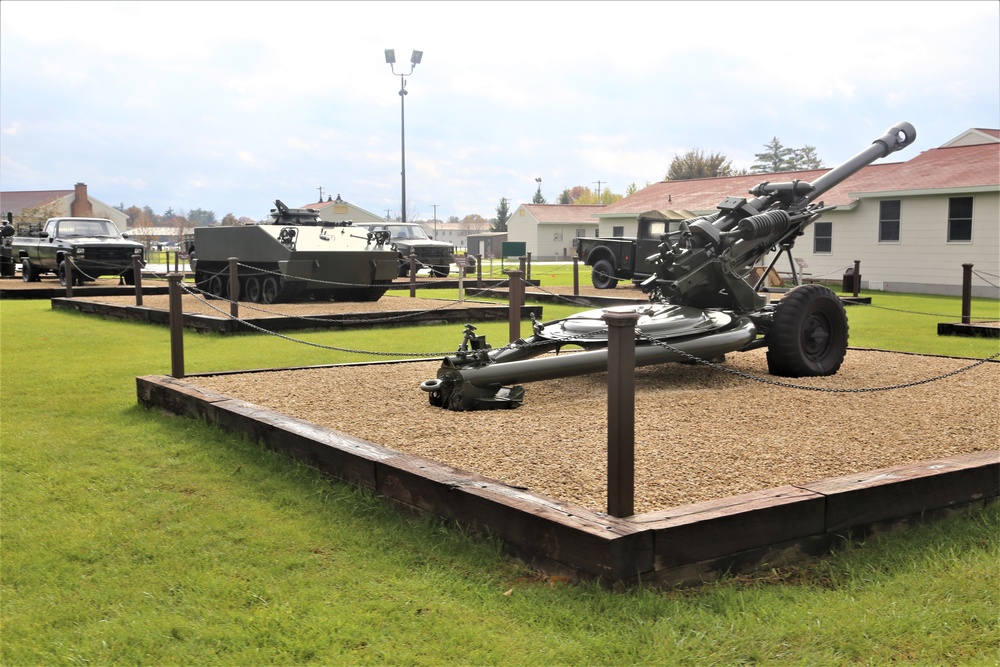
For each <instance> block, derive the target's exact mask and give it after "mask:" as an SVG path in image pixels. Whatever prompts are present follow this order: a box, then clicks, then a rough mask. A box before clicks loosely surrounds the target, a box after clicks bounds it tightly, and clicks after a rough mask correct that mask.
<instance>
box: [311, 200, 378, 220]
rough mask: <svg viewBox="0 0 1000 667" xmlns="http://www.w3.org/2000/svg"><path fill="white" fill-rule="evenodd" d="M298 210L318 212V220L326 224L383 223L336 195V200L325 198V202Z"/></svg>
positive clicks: (373, 215) (376, 216)
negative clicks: (347, 222)
mask: <svg viewBox="0 0 1000 667" xmlns="http://www.w3.org/2000/svg"><path fill="white" fill-rule="evenodd" d="M299 208H307V209H311V210H313V211H318V212H319V219H320V220H325V221H326V222H345V221H347V220H350V221H351V222H353V223H355V224H358V225H361V224H364V223H366V222H385V218H383V217H381V216H378V215H375V214H374V213H371V212H370V211H366V210H365V209H363V208H361V207H360V206H356V205H355V204H352V203H350V202H347V201H344V200H343V199H341V198H340V195H337V198H336V199H334V198H333V197H327V200H326V201H321V202H316V203H313V204H305V205H304V206H300V207H299Z"/></svg>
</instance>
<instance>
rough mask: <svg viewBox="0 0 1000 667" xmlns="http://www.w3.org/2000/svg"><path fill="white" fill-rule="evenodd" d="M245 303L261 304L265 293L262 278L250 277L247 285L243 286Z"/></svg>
mask: <svg viewBox="0 0 1000 667" xmlns="http://www.w3.org/2000/svg"><path fill="white" fill-rule="evenodd" d="M242 292H243V299H242V300H243V301H249V302H250V303H260V302H261V298H262V294H263V292H262V291H261V287H260V278H258V277H257V276H250V277H248V278H247V280H246V284H245V285H244V286H243V289H242Z"/></svg>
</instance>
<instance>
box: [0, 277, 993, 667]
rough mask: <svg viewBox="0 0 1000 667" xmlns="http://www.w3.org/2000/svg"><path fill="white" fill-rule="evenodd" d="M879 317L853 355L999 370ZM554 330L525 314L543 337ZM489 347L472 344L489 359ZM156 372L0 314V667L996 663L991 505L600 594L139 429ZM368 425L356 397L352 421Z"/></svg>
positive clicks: (985, 305) (243, 450) (378, 341)
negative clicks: (746, 570)
mask: <svg viewBox="0 0 1000 667" xmlns="http://www.w3.org/2000/svg"><path fill="white" fill-rule="evenodd" d="M896 299H897V297H894V296H893V295H878V298H876V303H877V304H880V305H885V306H895V307H896V310H883V311H880V310H878V309H874V308H865V309H863V310H861V309H858V308H852V309H850V310H849V312H848V314H849V316H850V317H851V344H852V345H856V346H863V347H878V346H879V345H878V342H879V341H880V340H882V337H883V336H886V337H888V336H890V334H891V336H894V337H897V338H898V337H902V338H903V340H902V341H892V343H891V345H887V346H888V347H892V349H907V350H908V351H917V352H932V353H935V354H946V353H952V354H955V355H959V356H969V357H975V358H984V357H988V356H990V355H992V354H995V353H996V352H997V346H998V343H997V341H996V340H969V339H941V338H940V337H937V336H936V334H933V333H930V334H928V333H925V331H926V329H927V328H928V327H930V330H931V331H933V327H934V326H935V323H936V322H937V321H939V320H938V319H936V318H934V317H928V316H926V315H917V314H912V312H911V311H915V312H918V313H919V312H935V313H936V312H945V313H956V314H957V313H958V312H959V309H958V306H957V303H958V301H957V299H944V298H927V299H924V298H920V297H898V300H896ZM943 309H947V310H943ZM996 311H997V303H996V302H995V301H985V300H977V302H976V304H975V309H974V311H973V315H974V316H980V317H992V316H995V315H997V313H996ZM568 312H570V309H563V310H560V309H557V308H550V307H549V306H547V305H546V306H545V313H546V317H547V318H548V317H553V316H558V315H562V314H564V313H568ZM887 320H889V321H891V324H885V322H886V321H887ZM954 320H957V317H956V318H954V319H953V320H952V321H954ZM506 326H507V325H506V324H504V323H500V324H488V325H483V326H482V327H480V331H481V332H486V333H487V334H488V335H490V336H491V337H492V338H494V339H497V340H501V339H504V338H505V336H506ZM883 329H884V330H885V332H884V333H879V332H881V331H882V330H883ZM901 329H903V330H908V331H909V332H910V335H909V336H906V335H902V334H901V331H900V330H901ZM297 337H299V336H297ZM301 337H302V338H304V339H309V340H313V341H316V342H322V343H324V344H327V345H331V346H337V347H340V348H345V349H350V350H369V351H392V350H396V349H405V350H409V351H413V350H427V351H429V352H431V351H437V350H440V349H441V348H442V346H443V347H444V349H452V348H454V347H457V345H458V343H459V342H460V338H461V327H459V326H455V325H448V326H425V327H412V328H397V329H386V330H383V331H379V332H310V333H305V334H301ZM185 338H186V340H185V352H186V368H187V370H188V372H201V371H210V370H227V369H229V370H233V369H241V368H258V367H279V366H291V365H311V364H322V363H336V362H346V361H360V360H363V359H365V358H366V355H363V354H352V353H347V352H334V351H327V350H320V349H317V348H315V347H307V346H304V345H297V344H295V343H292V342H289V341H286V340H281V339H276V338H271V337H267V336H263V335H256V334H255V335H244V336H231V337H223V336H216V335H204V334H202V335H198V334H193V333H190V332H189V333H187V334H186V337H185ZM914 348H915V349H914ZM928 348H933V349H928ZM368 358H373V357H371V356H370V355H368ZM380 358H381V357H380ZM169 368H170V350H169V335H168V332H167V330H166V328H165V327H158V326H151V325H142V324H135V323H125V322H119V321H115V320H105V319H101V318H98V317H94V316H86V315H79V314H73V313H66V312H62V311H53V310H52V309H51V307H50V304H49V302H48V301H30V302H22V301H0V622H2V625H0V664H3V665H5V666H6V665H63V664H65V665H76V664H96V665H101V664H105V665H108V664H113V665H212V664H223V665H272V664H287V665H300V664H326V665H342V664H348V665H355V664H357V665H363V664H364V665H455V664H458V665H605V664H609V665H610V664H628V665H636V664H638V665H742V664H768V665H858V664H861V665H884V664H907V665H990V664H996V662H997V659H998V657H1000V655H998V646H1000V626H998V619H1000V594H998V591H1000V504H998V503H993V504H991V505H989V506H987V507H986V508H985V509H983V510H980V511H975V512H971V513H965V514H959V515H955V516H953V517H951V518H948V519H946V520H942V521H939V522H935V523H933V524H930V525H923V526H919V527H916V528H912V529H909V530H906V531H902V532H898V533H894V534H892V535H887V536H883V537H881V538H879V539H877V540H875V539H873V540H870V541H868V542H866V543H860V544H858V543H845V545H844V546H843V547H842V548H841V549H838V550H837V551H835V552H834V553H832V554H830V555H829V556H827V557H825V558H821V559H814V560H811V561H808V562H806V563H803V564H802V565H800V566H796V567H787V568H780V569H775V570H771V571H767V572H762V573H760V574H758V575H755V576H739V577H728V578H725V579H724V580H722V581H720V582H715V583H710V584H706V585H704V586H701V587H697V588H688V589H678V590H657V589H645V588H643V589H634V590H627V591H608V590H605V589H603V588H602V587H600V586H599V585H596V584H592V583H583V584H567V583H565V582H563V581H562V580H559V579H554V580H548V579H546V578H544V577H542V576H540V575H538V574H536V573H534V572H532V571H529V570H527V569H525V568H523V567H520V566H518V565H517V564H514V563H512V562H510V561H509V560H507V559H506V558H505V557H504V555H503V553H502V551H501V549H500V548H499V546H498V545H497V544H496V543H494V542H492V541H489V540H486V539H483V538H480V537H475V536H470V535H467V534H465V533H464V532H463V531H462V530H460V529H459V528H457V527H455V526H452V525H449V524H446V523H443V522H440V521H435V520H432V519H427V518H421V517H414V516H410V515H407V514H404V513H402V512H400V511H398V510H397V509H395V508H394V507H392V506H391V505H389V504H387V503H386V502H384V501H382V500H381V499H379V498H377V497H374V496H373V495H371V494H370V493H367V492H365V491H362V490H359V489H355V488H352V487H350V486H347V485H344V484H340V483H333V482H331V481H330V480H328V479H326V478H324V477H323V476H322V475H320V474H319V473H317V472H316V471H314V470H311V469H309V468H307V467H305V466H303V465H301V464H298V463H295V462H292V461H290V460H288V459H286V458H284V457H282V456H280V455H278V454H275V453H273V452H270V451H267V450H265V449H264V448H262V447H260V446H259V445H257V444H255V443H252V442H247V441H245V440H242V439H239V438H235V437H232V436H229V435H226V434H224V433H222V432H220V431H218V430H217V429H215V428H213V427H210V426H208V425H206V424H203V423H199V422H197V421H194V420H189V419H183V418H178V417H174V416H172V415H168V414H163V413H161V412H159V411H155V410H154V411H147V410H146V409H144V408H142V407H141V406H139V405H138V404H137V401H136V395H135V377H136V376H140V375H148V374H157V373H168V372H169ZM998 389H1000V388H997V387H984V388H983V390H984V391H993V392H997V391H998ZM362 390H363V389H362ZM331 409H336V406H331ZM387 413H391V406H385V405H383V404H381V403H380V402H379V400H378V397H372V415H373V417H372V418H373V419H377V418H385V417H384V415H386V414H387ZM516 414H517V413H516V412H511V413H509V417H510V418H511V419H516ZM514 424H516V422H514Z"/></svg>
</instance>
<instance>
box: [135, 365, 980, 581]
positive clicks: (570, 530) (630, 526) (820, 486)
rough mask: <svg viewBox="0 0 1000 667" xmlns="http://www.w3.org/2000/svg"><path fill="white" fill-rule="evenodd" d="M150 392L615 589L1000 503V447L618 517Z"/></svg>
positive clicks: (748, 564)
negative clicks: (620, 586) (999, 500)
mask: <svg viewBox="0 0 1000 667" xmlns="http://www.w3.org/2000/svg"><path fill="white" fill-rule="evenodd" d="M375 363H385V364H391V363H405V362H375ZM352 365H356V364H352ZM189 377H195V378H196V377H197V376H189ZM195 381H196V380H195ZM136 389H137V395H138V400H139V402H140V403H141V404H143V405H145V406H146V407H149V408H153V407H156V408H161V409H163V410H166V411H168V412H171V413H174V414H177V415H181V416H186V417H190V418H195V419H203V420H205V421H206V422H207V423H209V424H213V425H216V426H218V427H220V428H222V429H223V430H225V431H227V432H230V433H234V434H239V435H244V436H246V437H249V438H251V439H252V440H255V441H258V442H261V443H263V444H264V445H265V446H267V447H269V448H271V449H273V450H276V451H279V452H283V453H284V454H286V455H288V456H291V457H294V458H297V459H300V460H302V461H304V462H305V463H307V464H309V465H311V466H313V467H315V468H317V469H319V470H321V471H323V472H324V473H327V474H329V475H331V476H333V477H335V478H338V479H340V480H343V481H346V482H349V483H352V484H357V485H359V486H362V487H365V488H367V489H370V490H372V491H374V492H376V493H378V494H379V495H382V496H384V497H386V498H388V499H390V500H392V501H394V502H395V503H398V504H399V505H401V506H403V507H405V508H408V509H411V510H415V511H417V512H421V513H427V514H432V515H436V516H439V517H442V518H445V519H449V520H454V521H456V522H457V523H459V524H460V525H463V526H465V527H467V528H470V529H472V530H474V531H476V532H478V533H481V534H485V535H490V536H493V537H495V538H498V539H499V540H501V542H502V543H503V544H504V546H505V548H506V550H507V552H508V553H509V554H511V555H512V556H515V557H517V558H519V559H521V560H523V561H524V562H525V563H527V564H528V565H530V566H532V567H534V568H536V569H538V570H541V571H543V572H549V573H558V574H569V575H571V576H575V577H578V578H581V579H594V578H597V579H600V580H601V581H602V582H604V583H606V584H609V585H614V586H618V585H632V584H637V583H659V584H667V585H685V584H697V583H701V582H703V581H707V580H711V579H714V578H717V577H718V576H720V575H722V574H724V573H727V572H731V573H739V572H748V571H752V570H755V569H761V568H765V567H774V566H777V565H782V564H787V563H791V562H795V561H797V560H801V559H802V558H805V557H807V556H812V555H821V554H824V553H828V552H829V550H830V549H831V548H833V547H835V546H837V545H839V544H843V543H844V542H845V541H846V540H850V539H858V538H866V537H867V536H869V535H873V534H877V533H880V532H883V531H886V530H889V529H892V528H895V527H897V526H904V525H908V524H912V523H917V522H921V521H927V520H932V519H936V518H939V517H942V516H945V515H948V514H950V513H953V512H956V511H964V510H968V509H974V508H979V507H982V506H983V505H985V504H986V503H988V502H991V501H994V500H996V499H997V498H998V497H1000V451H989V452H978V453H974V454H966V455H962V456H955V457H949V458H944V459H939V460H935V461H926V462H921V463H913V464H908V465H902V466H897V467H894V468H887V469H881V470H873V471H870V472H864V473H858V474H854V475H847V476H844V477H837V478H831V479H824V480H819V481H816V482H811V483H808V484H801V485H794V486H782V487H779V488H774V489H768V490H765V491H759V492H755V493H749V494H744V495H739V496H734V497H731V498H724V499H720V500H713V501H707V502H700V503H694V504H691V505H684V506H680V507H674V508H669V509H664V510H661V511H656V512H651V513H647V514H640V515H635V516H629V517H625V518H615V517H611V516H608V515H607V514H604V513H601V512H594V511H592V510H589V509H586V508H583V507H579V506H576V505H572V504H569V503H564V502H561V501H559V500H556V499H553V498H549V497H546V496H543V495H540V494H536V493H532V492H531V491H529V490H524V489H519V488H516V487H512V486H509V485H506V484H504V483H502V482H499V481H497V480H493V479H489V478H487V477H483V476H481V475H477V474H475V473H472V472H468V471H464V470H459V469H456V468H452V467H449V466H446V465H443V464H441V463H437V462H435V461H431V460H428V459H425V458H422V457H419V456H413V455H410V454H405V453H402V452H398V451H395V450H391V449H388V448H385V447H382V446H380V445H378V444H375V443H372V442H368V441H365V440H362V439H360V438H356V437H353V436H350V435H347V434H344V433H340V432H337V431H334V430H332V429H328V428H324V427H320V426H317V425H315V424H312V423H309V422H306V421H302V420H299V419H295V418H292V417H289V416H288V415H283V414H279V413H276V412H273V411H270V410H266V409H264V408H261V407H260V406H257V405H254V404H251V403H247V402H245V401H241V400H237V399H234V398H231V397H229V396H225V395H222V394H218V393H213V392H210V391H207V390H205V389H202V388H200V387H198V386H197V385H196V384H193V383H191V382H189V381H188V380H187V379H184V380H181V379H175V378H172V377H168V376H162V375H151V376H144V377H139V378H136Z"/></svg>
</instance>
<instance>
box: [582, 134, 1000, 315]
mask: <svg viewBox="0 0 1000 667" xmlns="http://www.w3.org/2000/svg"><path fill="white" fill-rule="evenodd" d="M827 171H829V169H818V170H813V171H800V172H782V173H778V174H754V175H750V176H731V177H728V178H701V179H692V180H686V181H664V182H661V183H656V184H654V185H651V186H649V187H647V188H644V189H642V190H640V191H638V192H636V193H635V194H633V195H631V196H629V197H626V198H624V199H621V200H619V201H617V202H615V203H614V204H611V205H609V206H606V207H604V209H603V210H601V211H600V212H599V213H597V217H598V220H599V227H600V230H599V235H600V236H621V235H625V236H634V235H635V233H636V218H637V216H638V215H639V214H640V213H642V212H644V211H649V210H653V209H655V210H667V209H686V210H688V211H692V212H694V213H696V214H698V215H704V214H710V213H714V212H715V211H716V207H717V205H718V204H719V202H721V201H722V200H723V199H725V198H726V197H728V196H749V195H748V194H747V191H748V190H749V189H750V188H752V187H753V186H755V185H757V184H758V183H760V182H762V181H772V182H775V181H790V180H793V179H800V180H803V181H813V180H815V179H816V178H818V177H819V176H821V175H822V174H825V173H826V172H827ZM820 200H821V201H823V202H824V203H826V204H827V205H836V207H837V208H836V209H835V210H833V211H829V212H827V213H824V214H823V217H822V218H820V220H819V221H818V222H816V223H814V224H812V225H811V226H810V227H809V228H808V229H806V231H805V235H804V236H803V237H802V238H800V239H799V240H798V241H797V243H796V245H795V247H794V249H793V251H792V253H793V255H794V256H795V258H796V260H797V262H798V263H799V265H800V266H803V265H804V268H802V269H801V270H802V271H803V272H804V273H805V274H806V275H807V277H811V278H814V279H823V280H838V279H840V278H841V277H842V275H843V274H844V273H846V271H847V270H848V269H853V267H854V262H855V261H860V262H861V264H860V272H861V285H862V287H864V288H866V289H874V290H886V291H894V292H912V293H919V294H951V295H957V294H960V293H961V286H962V273H963V269H962V265H963V264H972V265H973V274H974V280H973V294H974V295H975V296H985V297H992V298H1000V287H998V284H1000V279H998V278H997V276H998V275H1000V130H991V129H971V130H968V131H966V132H963V133H962V134H960V135H958V136H957V137H955V138H954V139H952V140H951V141H948V142H947V143H945V144H944V145H942V146H941V147H940V148H932V149H929V150H925V151H924V152H922V153H920V154H919V155H917V156H915V157H913V158H911V159H910V160H908V161H906V162H893V163H876V164H873V165H869V166H868V167H865V168H864V169H862V170H861V171H859V172H858V173H857V174H855V175H854V176H851V177H850V178H848V179H847V180H845V181H844V182H843V183H841V184H840V185H838V186H836V187H835V188H833V189H832V190H830V191H829V192H827V193H826V194H825V195H824V196H823V197H821V198H820ZM616 232H617V233H616ZM783 263H784V260H782V262H781V263H779V265H778V266H777V267H776V268H777V269H778V270H779V271H789V270H790V267H784V266H782V264H783Z"/></svg>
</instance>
